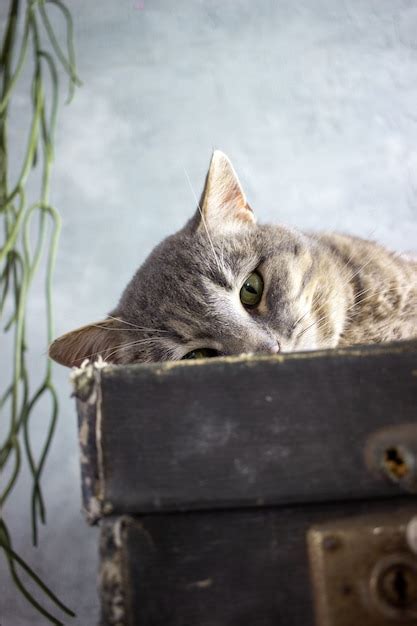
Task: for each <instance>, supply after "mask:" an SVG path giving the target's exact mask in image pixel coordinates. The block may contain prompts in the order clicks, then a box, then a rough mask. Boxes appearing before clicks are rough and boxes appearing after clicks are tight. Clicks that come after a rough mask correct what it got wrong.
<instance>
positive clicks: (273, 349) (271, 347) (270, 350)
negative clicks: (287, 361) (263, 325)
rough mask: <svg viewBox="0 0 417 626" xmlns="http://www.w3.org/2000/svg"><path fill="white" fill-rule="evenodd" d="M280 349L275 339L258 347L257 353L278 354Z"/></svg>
mask: <svg viewBox="0 0 417 626" xmlns="http://www.w3.org/2000/svg"><path fill="white" fill-rule="evenodd" d="M280 349H281V347H280V345H279V343H278V341H277V340H276V339H271V340H270V341H265V343H262V345H260V346H259V349H258V352H262V353H263V354H278V352H279V351H280Z"/></svg>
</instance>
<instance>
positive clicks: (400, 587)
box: [393, 569, 408, 606]
mask: <svg viewBox="0 0 417 626" xmlns="http://www.w3.org/2000/svg"><path fill="white" fill-rule="evenodd" d="M393 587H394V593H395V594H396V595H397V598H398V605H401V606H404V605H406V604H408V584H407V579H406V577H405V576H404V572H403V571H402V570H400V569H398V570H397V571H396V572H395V574H394V580H393Z"/></svg>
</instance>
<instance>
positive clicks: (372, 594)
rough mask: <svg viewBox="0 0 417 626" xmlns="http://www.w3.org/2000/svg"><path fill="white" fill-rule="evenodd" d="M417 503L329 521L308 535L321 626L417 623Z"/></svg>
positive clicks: (380, 625)
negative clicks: (416, 545) (412, 544)
mask: <svg viewBox="0 0 417 626" xmlns="http://www.w3.org/2000/svg"><path fill="white" fill-rule="evenodd" d="M415 512H416V508H415V507H414V508H412V509H402V510H400V511H397V512H389V513H381V515H378V516H359V517H357V518H351V519H344V520H338V521H334V522H328V523H325V524H321V525H318V526H314V527H312V528H310V530H309V531H308V535H307V542H308V550H309V557H310V568H311V577H312V582H313V590H314V602H315V607H316V619H317V622H316V624H317V626H357V625H360V626H412V625H413V626H415V625H416V623H417V556H416V555H415V554H413V553H412V551H411V550H410V549H409V546H408V543H407V538H406V529H407V523H408V522H409V521H410V519H411V518H412V517H413V514H415Z"/></svg>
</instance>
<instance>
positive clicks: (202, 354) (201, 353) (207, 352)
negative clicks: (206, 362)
mask: <svg viewBox="0 0 417 626" xmlns="http://www.w3.org/2000/svg"><path fill="white" fill-rule="evenodd" d="M212 356H219V353H218V352H217V350H212V349H211V348H197V350H192V352H188V354H185V355H184V356H183V357H182V359H209V358H210V357H212Z"/></svg>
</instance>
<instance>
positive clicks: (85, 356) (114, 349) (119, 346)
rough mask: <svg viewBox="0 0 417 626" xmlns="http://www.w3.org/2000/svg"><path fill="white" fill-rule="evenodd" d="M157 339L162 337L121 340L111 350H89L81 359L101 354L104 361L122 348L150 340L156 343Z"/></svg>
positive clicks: (147, 343) (160, 339)
mask: <svg viewBox="0 0 417 626" xmlns="http://www.w3.org/2000/svg"><path fill="white" fill-rule="evenodd" d="M158 341H164V338H163V337H149V338H145V339H136V340H135V341H130V342H129V341H127V342H123V343H121V344H119V345H118V346H116V347H113V349H112V351H111V352H106V350H98V351H97V352H91V353H90V354H86V355H84V356H83V359H91V357H94V356H98V355H99V354H101V355H102V357H103V359H104V360H105V361H106V360H107V359H109V358H110V357H111V356H113V355H114V354H116V353H117V352H118V351H119V350H121V349H122V348H128V347H133V346H135V345H141V344H146V345H149V343H152V342H155V343H157V342H158Z"/></svg>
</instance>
